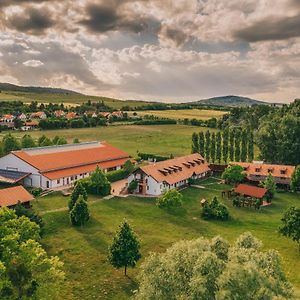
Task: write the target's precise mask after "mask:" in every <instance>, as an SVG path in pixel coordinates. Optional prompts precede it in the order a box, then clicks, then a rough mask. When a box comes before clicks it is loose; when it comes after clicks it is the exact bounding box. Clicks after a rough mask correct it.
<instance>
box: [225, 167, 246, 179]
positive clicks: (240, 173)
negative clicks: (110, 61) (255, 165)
mask: <svg viewBox="0 0 300 300" xmlns="http://www.w3.org/2000/svg"><path fill="white" fill-rule="evenodd" d="M222 178H223V179H224V180H225V181H226V182H228V183H238V182H242V181H243V180H244V179H245V178H246V173H245V172H244V169H243V168H242V167H241V166H238V165H232V166H229V167H227V168H226V169H225V171H224V172H223V174H222Z"/></svg>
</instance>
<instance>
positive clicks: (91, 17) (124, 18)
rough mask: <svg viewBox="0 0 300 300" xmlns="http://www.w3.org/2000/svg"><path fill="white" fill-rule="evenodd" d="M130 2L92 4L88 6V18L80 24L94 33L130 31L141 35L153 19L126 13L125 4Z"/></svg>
mask: <svg viewBox="0 0 300 300" xmlns="http://www.w3.org/2000/svg"><path fill="white" fill-rule="evenodd" d="M128 2H130V1H110V2H108V3H102V4H95V3H91V4H88V5H87V6H86V14H87V16H86V18H84V19H83V20H81V21H80V22H79V23H80V24H82V25H84V26H86V28H87V29H88V30H89V31H91V32H94V33H98V32H99V33H103V32H108V31H129V32H134V33H140V32H142V31H144V30H146V29H147V28H148V26H149V23H151V22H152V23H153V21H154V20H153V19H151V18H147V17H146V18H142V17H140V16H138V15H135V14H134V12H131V13H129V12H127V13H124V12H123V11H122V8H123V6H124V4H126V3H128Z"/></svg>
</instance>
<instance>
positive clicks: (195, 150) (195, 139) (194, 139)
mask: <svg viewBox="0 0 300 300" xmlns="http://www.w3.org/2000/svg"><path fill="white" fill-rule="evenodd" d="M198 152H199V142H198V134H197V133H196V132H194V133H193V135H192V153H198Z"/></svg>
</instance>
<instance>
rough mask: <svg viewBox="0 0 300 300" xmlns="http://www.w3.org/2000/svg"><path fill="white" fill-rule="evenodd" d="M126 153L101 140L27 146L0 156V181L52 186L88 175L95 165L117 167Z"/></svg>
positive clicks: (71, 182) (30, 185)
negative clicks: (36, 146)
mask: <svg viewBox="0 0 300 300" xmlns="http://www.w3.org/2000/svg"><path fill="white" fill-rule="evenodd" d="M128 159H129V155H128V154H127V153H126V152H123V151H122V150H119V149H117V148H115V147H113V146H111V145H109V144H107V143H105V142H88V143H79V144H67V145H60V146H48V147H38V148H27V149H22V150H19V151H12V152H11V153H9V154H7V155H5V156H3V157H1V158H0V181H2V182H7V183H11V182H12V181H14V182H17V181H18V182H21V183H22V184H23V185H24V186H28V187H41V188H43V189H53V188H57V187H63V186H68V185H71V184H73V183H74V181H76V180H78V179H82V178H85V177H87V176H89V175H90V174H91V173H92V172H93V171H95V169H96V167H97V166H99V168H100V169H102V170H103V171H104V172H107V171H112V170H118V169H120V168H121V167H122V166H123V165H124V164H125V162H126V161H127V160H128Z"/></svg>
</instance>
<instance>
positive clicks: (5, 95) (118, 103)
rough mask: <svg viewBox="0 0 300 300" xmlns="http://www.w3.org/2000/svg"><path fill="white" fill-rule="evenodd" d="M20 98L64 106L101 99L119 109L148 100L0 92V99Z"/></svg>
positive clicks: (142, 103)
mask: <svg viewBox="0 0 300 300" xmlns="http://www.w3.org/2000/svg"><path fill="white" fill-rule="evenodd" d="M14 100H20V101H23V102H25V103H30V102H31V101H37V102H39V103H50V102H51V103H59V104H60V103H64V104H65V106H74V105H77V104H81V103H83V102H87V101H88V100H91V101H94V102H97V101H103V102H104V103H105V104H106V105H108V106H110V107H112V108H114V109H121V108H122V107H123V106H125V105H126V106H129V107H137V106H142V105H145V104H147V103H148V104H149V103H150V102H144V101H131V100H126V101H123V100H119V99H113V98H107V97H98V96H87V95H77V94H48V93H44V94H43V93H27V92H5V91H2V92H1V93H0V101H14Z"/></svg>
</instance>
